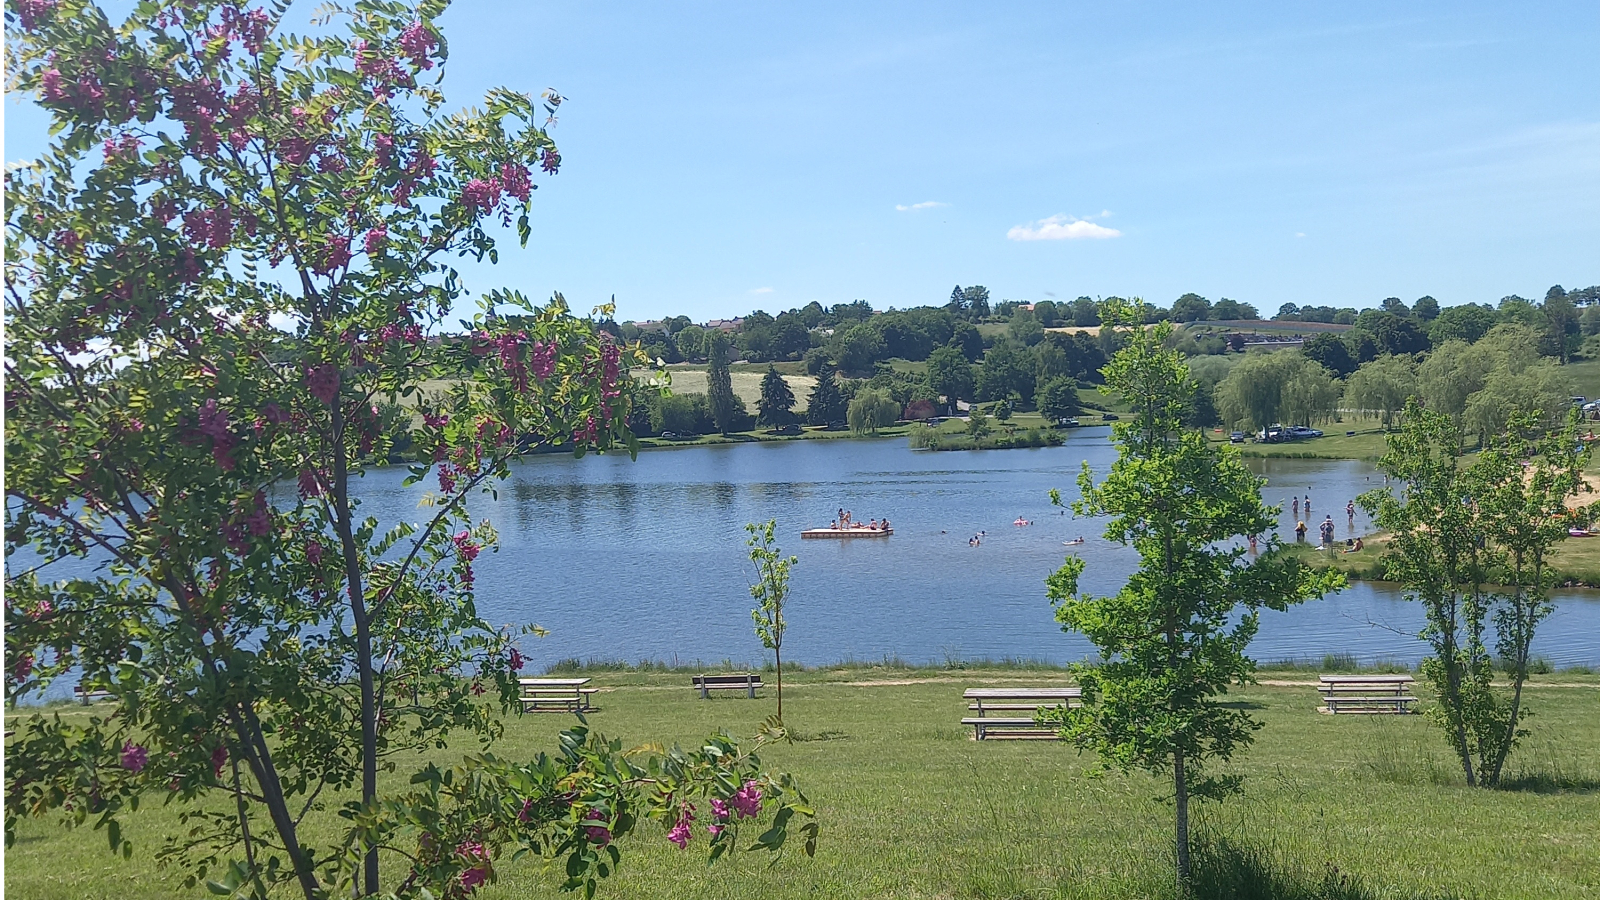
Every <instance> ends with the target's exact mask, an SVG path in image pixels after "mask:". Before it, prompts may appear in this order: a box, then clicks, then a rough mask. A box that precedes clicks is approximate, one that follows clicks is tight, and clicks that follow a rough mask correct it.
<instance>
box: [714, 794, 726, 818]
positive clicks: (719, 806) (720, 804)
mask: <svg viewBox="0 0 1600 900" xmlns="http://www.w3.org/2000/svg"><path fill="white" fill-rule="evenodd" d="M711 812H712V814H713V815H715V816H716V817H717V818H719V819H726V818H727V817H728V802H727V801H726V800H721V799H718V798H715V797H713V798H712V800H711Z"/></svg>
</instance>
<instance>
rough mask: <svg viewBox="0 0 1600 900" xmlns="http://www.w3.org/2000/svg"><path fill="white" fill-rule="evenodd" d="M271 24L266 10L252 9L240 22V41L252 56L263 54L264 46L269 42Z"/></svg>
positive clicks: (238, 26)
mask: <svg viewBox="0 0 1600 900" xmlns="http://www.w3.org/2000/svg"><path fill="white" fill-rule="evenodd" d="M225 14H226V13H225ZM271 24H272V23H271V21H270V20H268V18H267V11H266V10H264V9H252V10H250V11H249V12H247V13H245V14H244V17H243V18H242V19H240V20H239V22H238V25H237V26H236V27H237V28H238V30H239V40H241V41H243V42H244V49H245V51H246V52H247V53H249V54H250V55H251V56H255V55H256V54H258V53H260V52H261V48H262V46H264V45H265V44H266V42H267V30H268V28H270V27H271Z"/></svg>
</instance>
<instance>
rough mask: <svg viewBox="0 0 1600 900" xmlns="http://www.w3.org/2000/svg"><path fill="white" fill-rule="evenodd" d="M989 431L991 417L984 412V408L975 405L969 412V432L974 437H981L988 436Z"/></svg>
mask: <svg viewBox="0 0 1600 900" xmlns="http://www.w3.org/2000/svg"><path fill="white" fill-rule="evenodd" d="M989 431H990V428H989V417H988V416H986V415H984V414H983V410H981V409H979V408H978V407H977V406H976V405H974V406H973V407H972V409H971V410H970V411H969V412H968V413H967V434H968V435H970V436H971V437H974V438H981V437H986V436H988V434H989Z"/></svg>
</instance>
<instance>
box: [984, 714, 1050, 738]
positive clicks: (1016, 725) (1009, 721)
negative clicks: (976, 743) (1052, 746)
mask: <svg viewBox="0 0 1600 900" xmlns="http://www.w3.org/2000/svg"><path fill="white" fill-rule="evenodd" d="M961 724H962V725H969V726H971V727H972V729H973V731H974V734H975V735H976V737H977V739H978V740H980V741H987V740H1035V741H1053V740H1057V739H1058V737H1059V736H1058V735H1057V734H1056V730H1055V729H1054V728H1040V727H1039V723H1037V722H1035V721H1034V720H1033V717H1032V716H1029V717H1027V718H1026V719H1023V718H1010V717H1005V716H973V717H971V718H966V719H962V720H961Z"/></svg>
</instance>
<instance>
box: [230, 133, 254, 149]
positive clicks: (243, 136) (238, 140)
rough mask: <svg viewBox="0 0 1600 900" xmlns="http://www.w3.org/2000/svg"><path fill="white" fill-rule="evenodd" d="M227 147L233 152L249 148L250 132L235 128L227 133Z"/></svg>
mask: <svg viewBox="0 0 1600 900" xmlns="http://www.w3.org/2000/svg"><path fill="white" fill-rule="evenodd" d="M228 146H230V147H232V148H233V149H235V150H243V149H244V148H246V147H248V146H250V132H248V131H245V130H244V129H243V128H235V129H234V130H232V131H230V132H228Z"/></svg>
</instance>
